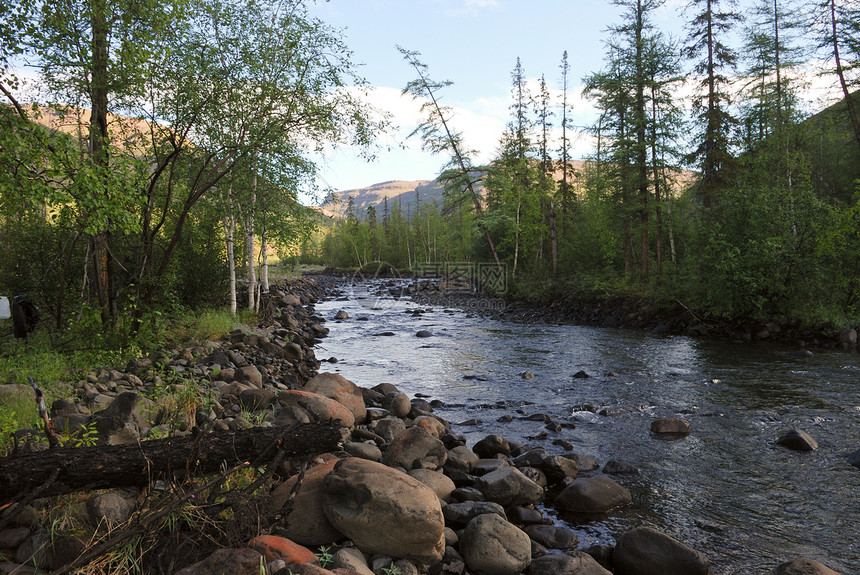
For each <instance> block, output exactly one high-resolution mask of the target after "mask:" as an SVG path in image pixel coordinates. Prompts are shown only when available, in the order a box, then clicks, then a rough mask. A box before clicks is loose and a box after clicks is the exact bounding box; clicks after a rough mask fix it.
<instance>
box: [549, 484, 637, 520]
mask: <svg viewBox="0 0 860 575" xmlns="http://www.w3.org/2000/svg"><path fill="white" fill-rule="evenodd" d="M632 501H633V497H632V496H631V495H630V492H629V491H628V490H627V489H626V488H624V487H623V486H621V485H619V484H618V483H616V482H615V481H613V480H612V479H610V478H609V477H607V476H605V475H596V476H594V477H580V478H579V479H576V480H575V481H574V482H573V483H571V484H570V485H568V486H567V487H565V488H564V490H563V491H562V492H561V493H559V494H558V496H557V497H556V498H555V501H554V505H555V506H556V507H557V508H559V509H563V510H565V511H571V512H573V513H606V512H607V511H610V510H611V509H614V508H616V507H621V506H622V505H629V504H630V503H631V502H632Z"/></svg>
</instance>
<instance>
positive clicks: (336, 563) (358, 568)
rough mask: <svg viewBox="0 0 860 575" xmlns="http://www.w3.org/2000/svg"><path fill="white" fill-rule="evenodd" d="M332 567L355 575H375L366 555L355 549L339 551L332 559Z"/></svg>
mask: <svg viewBox="0 0 860 575" xmlns="http://www.w3.org/2000/svg"><path fill="white" fill-rule="evenodd" d="M331 566H332V568H333V569H346V570H347V571H349V572H350V573H352V574H354V575H374V573H373V571H372V570H371V569H370V567H369V566H368V565H367V559H365V558H364V553H362V552H361V551H359V550H358V549H355V548H354V547H343V548H341V549H338V550H337V551H336V552H335V554H334V556H333V557H332V561H331Z"/></svg>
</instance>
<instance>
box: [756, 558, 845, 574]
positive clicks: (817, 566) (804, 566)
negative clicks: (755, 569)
mask: <svg viewBox="0 0 860 575" xmlns="http://www.w3.org/2000/svg"><path fill="white" fill-rule="evenodd" d="M771 573H772V575H839V573H838V572H836V571H834V570H833V569H831V568H829V567H826V566H825V565H822V564H821V563H819V562H818V561H815V560H814V559H809V558H808V557H798V558H797V559H793V560H791V561H787V562H785V563H782V564H780V565H779V567H777V568H776V569H774V570H773V571H772V572H771Z"/></svg>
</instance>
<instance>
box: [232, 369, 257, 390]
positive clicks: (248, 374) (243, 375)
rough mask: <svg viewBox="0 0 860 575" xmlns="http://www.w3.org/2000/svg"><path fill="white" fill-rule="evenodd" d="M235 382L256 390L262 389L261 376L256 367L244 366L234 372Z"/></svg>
mask: <svg viewBox="0 0 860 575" xmlns="http://www.w3.org/2000/svg"><path fill="white" fill-rule="evenodd" d="M235 377H236V381H239V382H241V383H244V384H247V385H250V386H252V387H256V388H258V389H259V388H262V387H263V374H262V373H260V370H259V369H257V366H256V365H246V366H244V367H240V368H239V369H237V370H236V374H235Z"/></svg>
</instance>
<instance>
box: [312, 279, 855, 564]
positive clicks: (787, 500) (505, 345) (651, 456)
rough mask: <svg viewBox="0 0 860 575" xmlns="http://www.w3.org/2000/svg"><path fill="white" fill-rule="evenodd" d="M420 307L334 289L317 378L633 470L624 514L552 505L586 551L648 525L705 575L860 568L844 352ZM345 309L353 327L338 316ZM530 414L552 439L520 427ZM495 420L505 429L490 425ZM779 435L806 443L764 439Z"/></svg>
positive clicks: (368, 292) (324, 305)
mask: <svg viewBox="0 0 860 575" xmlns="http://www.w3.org/2000/svg"><path fill="white" fill-rule="evenodd" d="M391 291H393V292H394V295H400V294H399V293H398V291H397V290H391ZM433 303H434V302H424V303H416V302H412V301H409V300H408V299H406V298H399V297H392V296H391V295H390V293H389V291H388V290H387V289H384V288H383V284H382V283H381V282H378V281H377V282H362V283H359V284H356V285H349V284H345V285H344V287H343V289H342V294H341V295H340V296H339V297H333V298H331V299H329V300H327V301H324V302H320V303H319V304H317V306H316V310H317V313H318V314H319V315H321V316H322V317H324V318H325V319H326V320H328V321H327V323H326V326H327V327H328V328H329V329H330V334H329V336H328V337H327V338H326V339H324V340H323V341H322V342H321V343H320V344H319V345H317V347H316V350H315V353H316V356H317V358H319V359H320V360H323V364H322V366H321V368H320V371H332V372H336V373H340V374H342V375H343V376H345V377H346V378H348V379H350V380H352V381H354V382H355V383H356V384H358V385H360V386H364V387H372V386H374V385H376V384H378V383H393V384H395V385H396V386H397V387H398V388H399V389H400V390H401V391H403V392H404V393H407V394H409V395H410V396H415V395H416V394H422V395H424V396H429V399H430V400H439V401H441V402H443V403H444V405H443V406H440V407H438V408H437V409H436V410H435V413H436V414H437V415H439V416H440V417H442V418H444V419H446V420H447V421H449V422H451V423H452V425H453V428H454V430H455V432H456V433H458V434H462V435H465V436H466V438H467V439H468V445H469V446H472V445H474V443H475V442H476V441H477V440H479V439H481V438H483V437H485V436H486V435H488V434H491V433H498V434H500V435H503V436H505V437H507V438H509V439H511V440H514V441H517V442H520V443H523V444H525V445H527V446H540V447H544V448H546V449H547V450H548V451H550V452H552V453H558V454H562V453H570V452H569V451H566V450H565V448H564V447H563V446H561V445H555V444H553V441H554V440H563V441H565V442H569V443H570V444H572V445H573V452H574V453H578V454H580V455H584V456H587V457H590V458H593V459H595V460H597V461H598V462H599V463H600V464H601V466H602V465H603V464H604V463H605V462H606V461H608V460H610V459H617V460H623V461H626V462H629V463H632V464H634V465H635V466H637V467H638V468H639V470H640V473H639V474H638V475H630V476H615V479H616V480H618V481H619V482H620V483H622V484H624V485H625V486H626V487H628V489H630V490H631V492H632V493H633V497H634V501H633V504H632V505H631V506H630V507H629V508H628V509H625V510H622V511H621V512H618V513H614V514H612V515H610V516H609V517H605V518H600V519H596V520H592V521H588V522H582V520H578V519H574V518H570V517H564V516H558V515H555V512H554V511H552V510H547V512H548V513H551V514H552V515H551V516H552V518H553V519H554V520H555V521H557V522H558V523H560V524H564V525H567V526H569V527H570V528H572V529H574V530H575V531H576V533H577V535H578V536H579V538H580V544H581V546H583V547H587V546H589V545H592V544H603V543H608V544H611V543H613V542H614V537H615V536H616V535H620V534H621V533H622V532H624V531H626V530H628V529H631V528H633V527H636V526H639V525H646V524H647V525H654V526H656V527H657V528H659V529H661V530H662V531H664V532H666V533H669V534H671V535H673V536H675V537H677V538H679V539H681V540H683V541H684V542H686V543H687V544H689V545H691V546H692V547H694V548H696V549H698V550H700V551H702V552H704V553H705V554H707V555H708V557H709V558H710V559H711V561H712V563H713V565H714V573H715V574H718V575H730V574H752V573H762V574H764V573H768V572H769V570H770V569H772V568H773V567H775V566H776V565H778V564H779V563H781V562H783V561H786V560H788V559H791V558H794V557H797V556H800V555H803V556H807V557H811V558H814V559H816V560H818V561H821V562H822V563H824V564H826V565H828V566H829V567H831V568H833V569H836V570H837V571H840V572H841V573H843V574H845V575H847V574H857V573H860V521H858V517H860V515H858V512H860V497H858V496H860V470H858V469H856V468H854V467H852V466H850V465H849V464H848V463H847V460H846V457H845V456H846V454H847V453H849V452H852V451H854V450H856V449H858V448H860V356H858V354H857V353H856V352H846V351H841V350H817V349H814V350H812V355H808V354H801V353H798V352H797V350H794V349H791V348H787V347H782V346H775V345H766V344H763V343H752V344H751V343H740V342H738V343H734V342H724V341H713V340H705V339H694V338H690V337H685V336H653V335H649V334H646V333H642V332H638V331H632V330H621V329H608V328H598V327H587V326H576V325H552V324H547V323H540V324H530V323H520V322H510V321H505V320H504V319H498V318H497V319H492V318H489V317H487V316H486V314H480V313H473V312H470V311H469V310H468V309H459V308H446V307H442V306H444V305H445V303H446V302H444V301H440V302H436V303H439V304H441V306H440V305H433ZM484 303H487V302H484ZM473 304H474V305H476V306H479V307H480V306H481V305H482V302H481V300H474V301H473ZM487 305H498V304H497V302H489V303H488V304H487ZM340 310H343V311H345V312H346V313H347V314H348V316H349V318H348V319H345V320H337V321H336V320H334V319H333V318H334V315H335V314H336V312H338V311H340ZM502 317H503V315H502ZM422 330H423V331H425V332H429V333H425V334H423V335H428V337H417V336H416V334H417V333H418V332H419V331H422ZM330 357H333V358H336V359H337V363H326V362H325V360H326V359H327V358H330ZM577 374H578V377H575V375H577ZM584 376H587V377H584ZM601 413H603V415H601ZM535 414H545V415H547V416H548V417H549V418H550V419H551V421H552V422H554V423H559V424H562V428H561V430H560V431H549V430H547V429H546V423H545V422H541V421H534V420H527V419H525V418H526V417H528V416H534V415H535ZM506 415H512V416H514V418H515V419H514V420H513V421H510V422H500V421H498V420H499V419H500V418H502V417H503V416H506ZM673 416H676V417H683V418H685V419H687V420H689V421H690V422H691V423H692V433H691V434H690V435H689V436H687V437H685V438H683V439H677V440H673V441H667V440H663V439H659V438H658V437H657V436H656V435H654V434H652V433H651V432H650V431H649V428H650V422H651V421H652V420H653V419H655V418H657V417H673ZM464 424H465V425H464ZM790 428H800V429H803V430H805V431H807V432H808V433H809V434H810V435H812V436H813V437H814V438H815V439H816V440H817V441H818V443H819V445H820V447H819V449H818V450H816V451H812V452H796V451H791V450H788V449H786V448H783V447H780V446H778V445H776V443H775V442H776V439H777V438H778V437H779V436H780V435H781V434H782V433H783V432H785V431H787V430H788V429H790ZM544 434H545V437H544Z"/></svg>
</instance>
